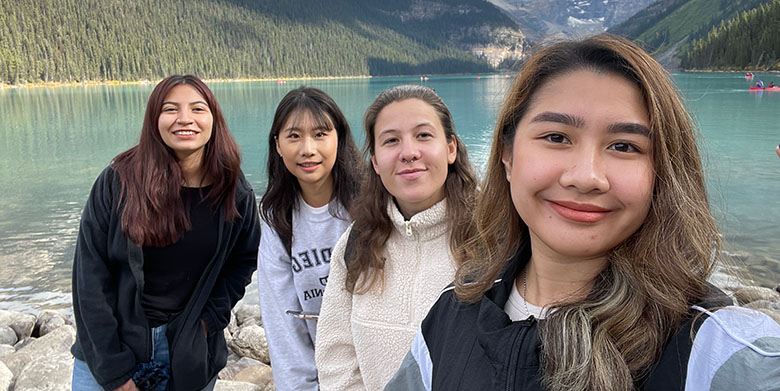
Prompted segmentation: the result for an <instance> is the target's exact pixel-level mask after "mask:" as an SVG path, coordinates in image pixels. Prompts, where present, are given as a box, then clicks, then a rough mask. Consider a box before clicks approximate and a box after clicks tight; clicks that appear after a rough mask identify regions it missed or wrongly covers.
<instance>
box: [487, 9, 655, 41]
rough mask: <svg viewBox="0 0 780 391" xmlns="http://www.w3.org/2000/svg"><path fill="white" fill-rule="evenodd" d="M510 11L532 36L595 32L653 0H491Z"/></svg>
mask: <svg viewBox="0 0 780 391" xmlns="http://www.w3.org/2000/svg"><path fill="white" fill-rule="evenodd" d="M488 1H490V2H491V3H493V4H495V5H496V6H498V7H499V8H501V9H503V10H504V11H506V12H507V13H508V14H510V15H511V16H512V17H513V18H514V19H515V20H516V21H517V22H518V23H519V24H520V26H521V28H522V29H523V31H524V32H525V33H526V35H527V36H528V37H529V39H531V40H534V41H538V40H541V39H543V38H544V37H547V36H550V35H556V34H562V35H563V36H566V37H573V36H581V35H586V34H594V33H599V32H602V31H605V30H606V29H607V28H608V27H611V26H614V25H616V24H618V23H620V22H623V21H625V20H626V19H628V18H629V17H631V16H632V15H634V14H635V13H636V12H638V11H639V10H642V9H644V8H645V7H647V6H648V5H649V4H650V3H652V2H653V0H488Z"/></svg>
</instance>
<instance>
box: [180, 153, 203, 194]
mask: <svg viewBox="0 0 780 391" xmlns="http://www.w3.org/2000/svg"><path fill="white" fill-rule="evenodd" d="M201 157H202V156H201V155H200V154H191V155H187V156H185V157H183V158H180V159H179V167H181V172H182V176H184V186H186V187H200V186H205V185H208V184H209V183H208V178H204V177H203V175H204V173H203V164H201V163H202V160H201Z"/></svg>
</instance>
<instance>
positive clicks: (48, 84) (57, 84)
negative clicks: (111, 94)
mask: <svg viewBox="0 0 780 391" xmlns="http://www.w3.org/2000/svg"><path fill="white" fill-rule="evenodd" d="M372 77H374V76H370V75H356V76H297V77H275V78H236V79H203V81H205V82H206V83H235V82H251V81H260V82H266V81H274V82H278V81H285V82H286V81H301V80H341V79H370V78H372ZM160 80H162V79H158V80H132V81H120V80H105V81H73V82H64V81H62V82H60V81H58V82H42V83H21V84H6V83H0V89H16V88H42V87H85V86H121V85H147V84H151V85H156V84H157V83H159V82H160Z"/></svg>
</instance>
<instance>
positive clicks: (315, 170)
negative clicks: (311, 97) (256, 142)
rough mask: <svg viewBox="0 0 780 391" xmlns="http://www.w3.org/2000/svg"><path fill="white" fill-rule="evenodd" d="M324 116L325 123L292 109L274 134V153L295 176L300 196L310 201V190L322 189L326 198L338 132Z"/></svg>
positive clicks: (330, 183) (304, 112) (328, 197)
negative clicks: (299, 187) (276, 133)
mask: <svg viewBox="0 0 780 391" xmlns="http://www.w3.org/2000/svg"><path fill="white" fill-rule="evenodd" d="M326 119H327V123H326V124H322V123H319V121H315V119H314V117H313V116H312V114H311V113H310V112H309V111H303V112H301V111H293V112H292V113H290V115H289V116H288V118H287V120H286V121H285V123H284V126H282V128H281V130H280V131H279V134H278V135H277V136H276V152H277V153H279V155H281V157H282V160H283V161H284V166H285V167H287V170H288V171H290V173H291V174H293V176H295V177H296V178H297V179H298V183H299V184H300V186H301V190H302V192H303V193H304V194H303V196H304V199H306V200H307V202H309V203H310V204H311V201H309V200H310V199H313V198H312V197H309V195H312V194H310V193H311V192H314V191H322V190H324V191H325V192H327V194H326V196H325V197H324V199H325V200H329V199H330V191H331V189H332V184H333V174H332V170H333V165H334V164H335V163H336V153H337V150H338V134H337V133H336V130H335V129H333V125H332V123H331V120H330V119H329V118H327V117H326ZM323 186H325V188H323ZM312 196H313V195H312ZM314 198H317V197H314ZM315 206H319V205H315Z"/></svg>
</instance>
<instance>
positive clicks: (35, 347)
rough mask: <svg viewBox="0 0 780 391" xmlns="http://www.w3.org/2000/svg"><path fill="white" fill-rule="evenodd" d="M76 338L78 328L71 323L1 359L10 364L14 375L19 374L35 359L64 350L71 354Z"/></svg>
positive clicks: (7, 364)
mask: <svg viewBox="0 0 780 391" xmlns="http://www.w3.org/2000/svg"><path fill="white" fill-rule="evenodd" d="M75 339H76V329H75V328H73V326H71V325H65V326H62V327H60V328H58V329H57V330H54V331H52V332H50V333H49V334H46V335H45V336H43V337H41V338H38V339H36V340H34V341H32V342H30V343H29V344H28V345H27V346H25V347H24V348H22V349H19V350H17V351H16V352H14V353H11V354H9V355H8V356H5V357H3V358H2V359H0V361H2V362H4V363H5V365H6V366H8V369H10V370H11V372H13V374H14V376H19V374H20V373H21V372H22V369H23V368H24V367H25V366H26V365H27V364H29V363H30V362H32V361H33V360H36V359H38V358H41V357H46V356H52V355H55V354H57V353H63V352H65V353H68V354H70V347H71V345H73V341H75Z"/></svg>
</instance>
